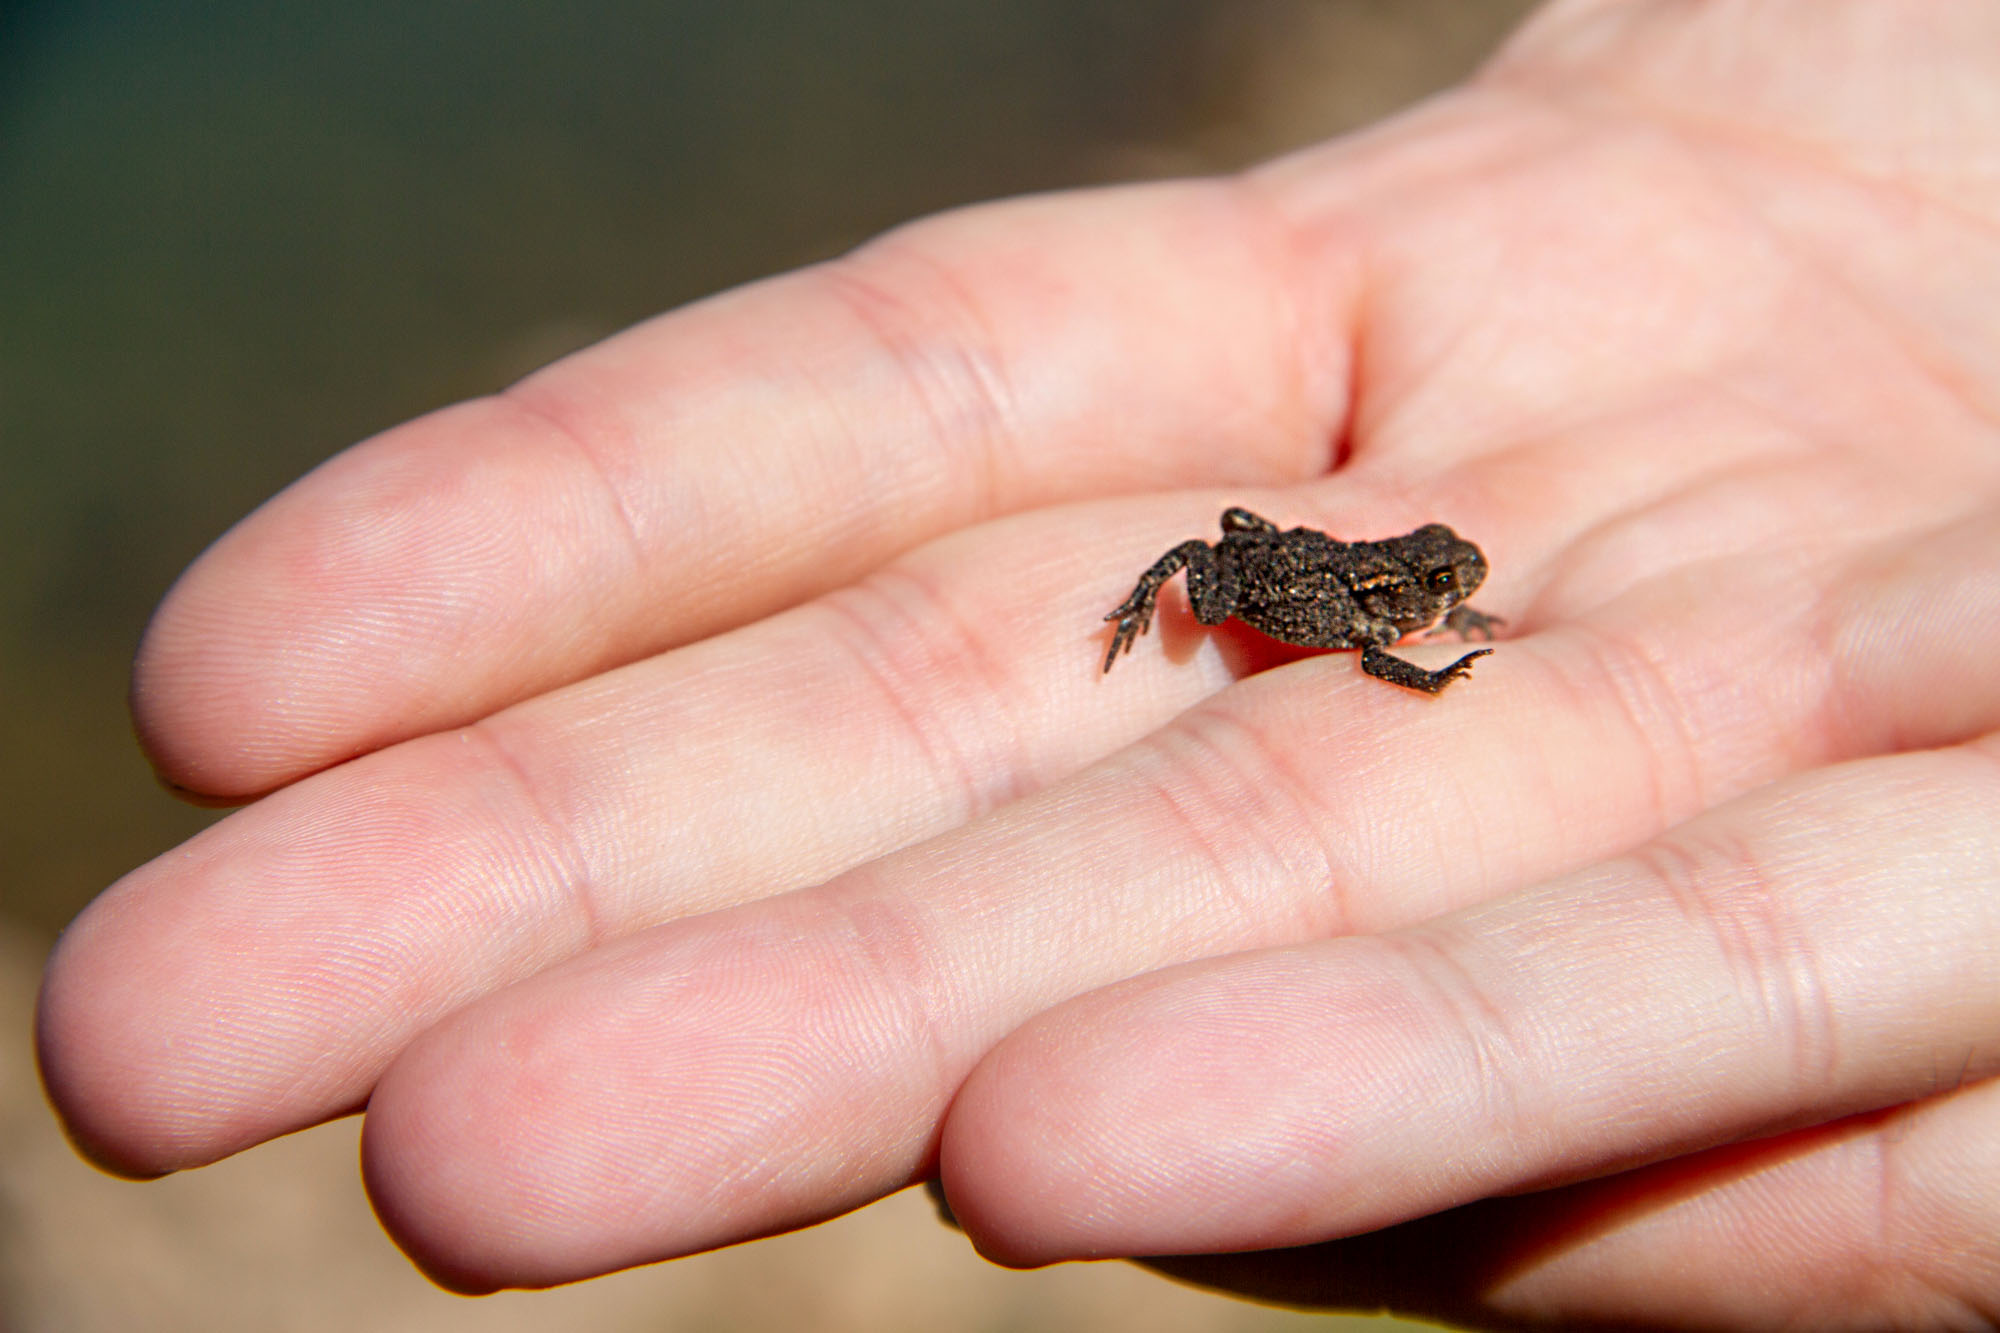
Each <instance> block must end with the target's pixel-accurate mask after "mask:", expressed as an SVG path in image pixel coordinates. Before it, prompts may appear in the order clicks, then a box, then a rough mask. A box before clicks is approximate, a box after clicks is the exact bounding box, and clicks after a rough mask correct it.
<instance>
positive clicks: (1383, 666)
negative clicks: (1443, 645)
mask: <svg viewBox="0 0 2000 1333" xmlns="http://www.w3.org/2000/svg"><path fill="white" fill-rule="evenodd" d="M1492 651H1493V650H1492V649H1491V648H1480V649H1478V650H1476V651H1474V652H1469V653H1467V654H1466V655H1465V656H1463V657H1461V658H1459V659H1458V660H1457V661H1456V662H1453V663H1452V664H1451V665H1450V666H1448V667H1440V668H1439V669H1438V670H1436V671H1426V670H1424V669H1423V668H1422V667H1420V666H1418V665H1417V664H1416V663H1415V662H1406V661H1404V660H1403V659H1402V658H1400V657H1392V656H1391V655H1390V654H1388V653H1387V652H1385V651H1383V648H1382V645H1380V644H1375V643H1370V644H1364V645H1362V648H1361V669H1362V670H1363V671H1366V672H1367V673H1368V674H1369V675H1371V676H1373V677H1375V679H1377V680H1386V681H1388V682H1389V683H1390V684H1391V685H1401V686H1403V687H1404V688H1405V689H1411V690H1422V691H1423V692H1424V693H1425V694H1442V693H1444V687H1445V686H1447V685H1449V684H1451V683H1452V682H1453V681H1455V680H1457V679H1458V678H1459V677H1460V676H1464V675H1469V674H1471V671H1472V664H1473V662H1474V661H1476V660H1477V659H1479V658H1482V657H1486V656H1488V655H1489V654H1491V653H1492Z"/></svg>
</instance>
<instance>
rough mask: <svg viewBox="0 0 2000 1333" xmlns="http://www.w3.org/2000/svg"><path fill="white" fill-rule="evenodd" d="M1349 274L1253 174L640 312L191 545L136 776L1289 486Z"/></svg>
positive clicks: (259, 780)
mask: <svg viewBox="0 0 2000 1333" xmlns="http://www.w3.org/2000/svg"><path fill="white" fill-rule="evenodd" d="M1350 287H1351V282H1350V281H1349V278H1348V276H1347V273H1346V270H1345V268H1344V266H1341V265H1338V264H1325V263H1318V262H1306V261H1305V257H1304V256H1302V255H1301V254H1299V253H1298V252H1296V251H1295V250H1294V248H1293V245H1292V240H1291V238H1290V236H1289V235H1288V234H1287V233H1286V232H1285V231H1284V229H1283V227H1282V224H1281V223H1280V222H1279V221H1278V218H1277V214H1276V212H1275V211H1274V210H1269V209H1267V208H1265V207H1264V206H1263V205H1262V204H1261V203H1260V201H1259V198H1258V196H1257V194H1256V191H1255V187H1254V186H1252V185H1250V184H1248V183H1245V182H1235V183H1221V182H1211V183H1178V184H1173V185H1160V186H1147V187H1135V188H1125V189H1116V190H1106V191H1101V192H1097V193H1095V194H1090V195H1084V196H1080V197H1071V198H1063V199H1030V200H1023V201H1016V202H1009V203H1004V204H995V205H987V206H983V207H979V208H975V209H969V210H965V211H963V212H960V213H957V214H952V215H947V216H944V217H941V218H937V219H933V220H930V221H927V222H924V223H920V224H916V225H913V226H911V227H908V228H905V229H903V230H901V231H899V232H895V233H891V234H890V235H889V236H886V237H884V238H882V239H881V240H878V241H876V242H875V243H873V244H871V245H869V246H866V247H864V248H862V249H861V250H859V251H857V252H855V253H854V254H852V255H850V256H847V257H846V258H843V259H840V260H836V261H834V262H831V263H828V264H824V265H821V266H818V267H816V268H812V269H807V270H803V271H801V272H798V273H794V274H790V275H786V276H784V277H780V278H775V279H771V280H768V281H765V282H762V283H758V284H754V285H752V286H749V287H746V288H743V289H741V290H738V291H734V292H730V293H727V294H724V295H722V296H719V297H716V298H712V299H710V300H708V301H705V302H701V303H699V304H697V305H694V306H692V307H689V308H687V309H685V310H682V311H679V312H676V313H673V314H669V315H666V316H663V317H661V318H659V319H656V320H653V321H651V322H649V323H646V324H642V325H639V326H638V327H636V328H634V329H631V330H629V331H627V332H626V333H624V334H621V335H619V336H617V337H614V338H612V339H609V340H607V341H606V342H604V343H601V344H599V345H597V346H595V347H592V348H590V349H587V350H586V351H583V352H580V353H577V354H576V355H574V356H572V357H569V358H567V359H566V360H563V361H560V362H558V363H556V364H555V365H553V366H550V367H549V368H547V369H545V370H543V371H541V372H540V373H538V374H536V375H533V376H530V377H529V378H528V379H526V380H524V381H523V382H521V383H520V384H518V385H515V386H514V387H513V388H511V389H508V390H505V391H503V392H502V393H500V394H498V395H495V396H493V397H490V398H486V399H481V400H477V401H474V402H470V403H465V404H460V405H458V406H455V407H450V408H446V409H443V410H441V411H439V412H436V413H433V414H431V415H430V416H427V417H424V418H421V419H419V420H417V421H414V422H411V423H409V424H407V425H405V426H401V427H398V428H396V429H393V430H391V431H388V432H386V433H385V434H383V435H380V436H377V437H375V438H374V439H372V440H370V441H367V442H366V443H364V444H361V445H359V446H357V447H355V448H353V449H350V450H348V451H347V452H345V453H343V454H341V455H338V456H337V457H335V458H333V459H332V460H330V461H329V462H327V463H326V464H324V465H322V466H321V467H320V468H318V469H317V470H315V471H314V472H312V473H311V474H309V475H307V476H306V477H305V478H303V479H301V480H300V481H299V482H297V483H295V484H294V485H293V486H291V487H290V488H288V489H287V490H285V491H284V492H282V493H281V494H279V495H278V496H277V497H276V498H274V499H273V500H271V501H269V502H268V503H267V504H265V505H264V506H263V507H262V508H260V509H259V510H258V511H257V512H255V513H254V514H252V515H251V516H250V517H249V518H247V519H245V520H244V521H243V522H242V523H240V524H239V525H238V526H237V527H236V528H235V529H233V530H232V531H231V532H229V533H228V534H227V535H225V536H224V537H223V538H222V539H221V540H220V541H219V542H217V543H216V545H215V546H214V547H212V548H211V549H210V550H209V551H208V552H207V553H206V554H205V555H204V556H203V557H202V558H201V559H200V560H199V561H197V562H196V563H195V565H194V566H193V567H192V568H190V569H189V570H188V572H187V573H186V574H184V575H183V576H182V578H181V580H180V582H179V583H178V584H177V585H176V586H175V588H174V589H173V590H172V592H171V593H170V594H169V595H168V597H167V599H166V601H165V602H164V603H163V604H162V606H161V608H160V610H159V612H158V613H157V615H156V616H155V618H154V622H153V624H152V625H151V626H150V628H149V629H148V632H147V635H146V639H145V642H144V644H143V645H142V647H141V650H140V654H139V659H138V663H137V667H136V675H135V684H134V690H133V701H134V704H133V706H134V712H135V715H136V720H137V723H138V728H139V732H140V736H141V738H142V740H143V742H144V744H145V745H146V748H147V750H148V752H149V753H150V754H151V756H152V758H153V762H154V763H155V765H156V766H157V767H158V769H159V770H160V772H161V774H162V775H163V777H165V778H166V780H168V781H169V782H171V783H174V784H176V785H178V786H180V787H183V788H186V789H189V790H191V791H196V792H201V793H204V794H208V795H212V796H217V797H223V798H239V797H247V796H250V795H254V794H256V793H259V792H262V791H266V790H269V789H270V788H272V787H274V786H277V785H280V784H283V783H285V782H287V781H290V780H292V779H294V778H296V777H299V776H301V775H302V774H304V773H307V772H310V771H312V770H315V769H318V768H322V767H325V766H326V765H328V764H332V763H335V762H338V761H340V760H343V759H346V758H350V757H352V756H354V755H357V754H361V753H365V752H367V751H370V750H374V749H377V748H380V747H382V746H384V745H387V744H390V743H393V742H395V741H398V740H403V739H407V738H409V737H411V736H416V735H422V734H425V733H428V732H431V731H435V730H438V729H441V728H445V727H450V726H455V725H459V724H462V723H465V722H468V721H472V720H474V719H477V718H479V717H483V716H485V715H486V714H488V713H490V712H492V711H494V710H495V709H497V708H500V707H502V706H504V705H506V704H508V703H511V702H514V701H517V700H519V699H522V698H526V697H529V696H532V695H534V694H538V693H540V692H542V691H545V690H547V689H550V688H552V687H554V686H556V685H559V684H562V683H565V682H567V681H571V680H575V679H578V678H581V677H584V676H588V675H590V674H593V673H595V672H597V671H600V670H603V669H605V668H607V667H610V666H614V665H617V664H619V663H622V662H626V661H631V660H634V659H636V658H640V657H643V656H646V655H649V654H651V653H654V652H658V651H660V650H662V649H665V648H667V647H670V646H672V645H675V644H678V643H684V642H687V641H689V640H692V639H697V638H700V637H703V636H706V635H708V634H712V633H714V632H716V631H718V630H721V629H724V628H727V627H730V626H732V625H736V624H740V623H743V622H745V621H748V620H752V619H756V618H758V617H760V616H762V615H764V614H767V613H769V612H771V611H773V610H776V609H779V608H781V607H783V606H786V605H789V604H791V603H794V602H796V601H799V600H800V599H802V598H805V597H807V596H810V595H812V594H814V593H817V592H821V591H824V590H826V589H828V588H831V587H835V586H838V585H840V584H842V583H845V582H847V581H849V580H851V579H853V578H854V577H856V576H857V575H859V574H861V573H863V572H865V571H866V570H868V569H870V568H873V567H874V566H876V565H878V564H880V563H881V562H882V561H883V560H885V559H887V558H888V557H890V556H891V555H894V554H896V553H897V552H899V551H901V550H904V549H906V548H908V547H910V546H913V545H915V544H917V543H918V542H920V541H922V540H924V539H926V538H928V537H931V536H935V535H937V534H939V533H941V532H944V531H947V530H949V529H952V528H955V527H958V526H961V525H964V524H967V523H970V522H973V521H976V520H978V519H982V518H986V517H991V516H993V515H996V514H1000V513H1006V512H1010V511H1015V510H1019V509H1023V508H1027V507H1031V506H1035V505H1039V504H1044V503H1048V502H1050V501H1053V500H1057V499H1063V498H1072V497H1079V496H1086V495H1093V494H1100V493H1114V492H1118V491H1123V490H1130V489H1141V488H1146V489H1150V488H1155V487H1165V486H1174V485H1186V484H1189V483H1191V482H1213V483H1227V484H1233V483H1244V484H1256V483H1269V482H1274V481H1282V480H1288V479H1292V478H1296V477H1300V476H1304V475H1309V474H1311V473H1312V472H1314V471H1316V470H1319V469H1321V468H1323V467H1324V466H1325V465H1326V462H1327V450H1328V448H1329V441H1330V440H1331V439H1333V438H1334V436H1335V435H1336V434H1337V430H1336V427H1337V423H1338V421H1339V419H1340V417H1341V414H1342V412H1343V411H1344V408H1345V402H1346V394H1347V387H1346V386H1347V374H1346V369H1345V365H1346V357H1347V345H1346V341H1345V338H1344V337H1343V336H1341V335H1340V333H1339V332H1338V331H1339V330H1341V329H1343V328H1344V327H1345V325H1346V320H1345V319H1344V318H1343V317H1342V315H1341V313H1340V312H1341V311H1342V310H1344V309H1346V308H1347V306H1348V305H1349V304H1350V291H1349V289H1350ZM1299 311H1311V312H1312V313H1311V316H1310V317H1309V318H1307V317H1302V316H1300V315H1299V314H1298V312H1299ZM1246 417H1247V418H1250V419H1251V420H1250V421H1249V422H1248V423H1246V420H1245V418H1246ZM1224 438H1226V439H1228V440H1229V441H1230V442H1231V444H1230V447H1229V448H1227V449H1218V448H1216V447H1215V446H1216V441H1217V440H1218V439H1224Z"/></svg>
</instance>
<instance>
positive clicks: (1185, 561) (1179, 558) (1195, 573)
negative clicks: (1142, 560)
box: [1104, 541, 1237, 671]
mask: <svg viewBox="0 0 2000 1333" xmlns="http://www.w3.org/2000/svg"><path fill="white" fill-rule="evenodd" d="M1182 569H1186V570H1187V575H1188V579H1187V581H1188V600H1189V601H1190V602H1192V603H1194V613H1195V618H1196V619H1197V620H1199V621H1201V622H1202V623H1203V624H1204V625H1217V624H1220V623H1222V622H1223V621H1224V620H1227V619H1228V618H1229V612H1230V609H1231V608H1233V607H1234V606H1235V605H1236V591H1237V582H1236V578H1235V571H1234V569H1233V568H1231V569H1229V570H1227V571H1226V572H1225V569H1224V562H1222V561H1221V560H1218V559H1217V558H1216V555H1215V548H1214V547H1212V546H1210V545H1209V544H1208V543H1207V542H1203V541H1185V542H1182V543H1181V544H1180V545H1179V546H1176V547H1175V548H1174V549H1173V550H1171V551H1169V552H1167V553H1166V554H1165V555H1163V556H1161V557H1160V558H1159V559H1158V560H1155V561H1154V562H1153V567H1152V568H1151V569H1149V570H1147V571H1146V572H1145V573H1144V574H1141V575H1140V576H1139V583H1138V586H1137V587H1135V588H1133V589H1132V595H1131V596H1130V597H1127V598H1126V599H1125V600H1124V602H1122V603H1121V604H1120V605H1119V607H1118V609H1117V610H1115V611H1113V612H1112V613H1111V614H1110V615H1108V616H1106V617H1104V618H1105V619H1106V620H1115V621H1117V622H1118V628H1117V629H1116V630H1114V631H1113V632H1112V635H1111V650H1110V651H1109V652H1107V653H1105V655H1104V669H1105V670H1106V671H1109V670H1111V664H1112V663H1113V662H1116V661H1117V660H1118V654H1120V653H1124V652H1130V651H1131V649H1132V645H1133V643H1134V642H1136V641H1137V640H1138V638H1139V636H1140V635H1141V634H1144V633H1145V632H1146V631H1147V629H1148V628H1150V627H1151V626H1152V623H1153V605H1154V603H1155V602H1157V601H1158V600H1159V596H1160V587H1161V585H1163V584H1164V583H1166V581H1167V580H1168V579H1170V578H1172V577H1173V576H1174V575H1176V574H1178V573H1180V571H1181V570H1182ZM1218 608H1219V610H1218Z"/></svg>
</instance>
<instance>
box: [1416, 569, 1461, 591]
mask: <svg viewBox="0 0 2000 1333" xmlns="http://www.w3.org/2000/svg"><path fill="white" fill-rule="evenodd" d="M1424 582H1425V583H1426V584H1428V585H1429V586H1430V590H1431V591H1432V592H1450V591H1451V590H1452V589H1453V588H1456V587H1457V586H1458V571H1457V570H1455V569H1453V568H1452V567H1451V566H1450V565H1446V566H1445V567H1444V568H1443V569H1433V570H1432V571H1431V572H1430V575H1429V577H1427V578H1426V579H1425V580H1424Z"/></svg>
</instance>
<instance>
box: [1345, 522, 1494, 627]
mask: <svg viewBox="0 0 2000 1333" xmlns="http://www.w3.org/2000/svg"><path fill="white" fill-rule="evenodd" d="M1381 545H1382V546H1384V547H1386V548H1387V549H1388V550H1389V552H1390V554H1391V555H1393V556H1394V557H1395V559H1396V560H1397V562H1398V563H1400V564H1401V565H1402V566H1403V568H1404V569H1406V570H1408V571H1409V576H1408V577H1407V578H1406V579H1403V580H1400V581H1399V583H1398V586H1396V587H1395V588H1393V589H1390V588H1384V589H1382V590H1381V591H1380V592H1378V593H1377V594H1376V596H1375V597H1373V598H1371V599H1370V602H1371V605H1370V607H1369V609H1370V610H1372V611H1374V612H1375V613H1376V614H1377V615H1380V616H1383V617H1385V618H1386V619H1388V620H1391V621H1393V622H1395V623H1396V624H1397V625H1400V626H1401V627H1402V628H1403V629H1405V630H1415V629H1423V628H1424V627H1425V626H1427V625H1434V624H1436V623H1437V621H1438V619H1439V617H1441V616H1443V615H1444V614H1445V612H1447V611H1449V610H1451V609H1452V608H1453V607H1454V606H1457V605H1458V604H1459V603H1460V602H1462V601H1464V600H1465V599H1466V598H1468V597H1470V596H1472V594H1473V592H1474V591H1475V590H1476V589H1477V588H1478V587H1479V585H1480V584H1482V583H1484V582H1485V581H1486V557H1485V555H1484V554H1482V553H1481V552H1480V549H1479V548H1478V547H1477V546H1474V545H1473V544H1472V543H1471V542H1469V541H1466V540H1465V539H1464V538H1463V537H1460V536H1459V535H1458V534H1457V533H1455V532H1453V531H1452V530H1451V529H1450V528H1448V527H1446V526H1445V525H1444V524H1442V523H1429V524H1426V525H1425V526H1423V527H1421V528H1418V529H1417V530H1416V531H1415V532H1412V533H1410V534H1409V535H1408V536H1406V537H1397V538H1395V539H1394V540H1392V541H1386V542H1383V543H1381Z"/></svg>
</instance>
